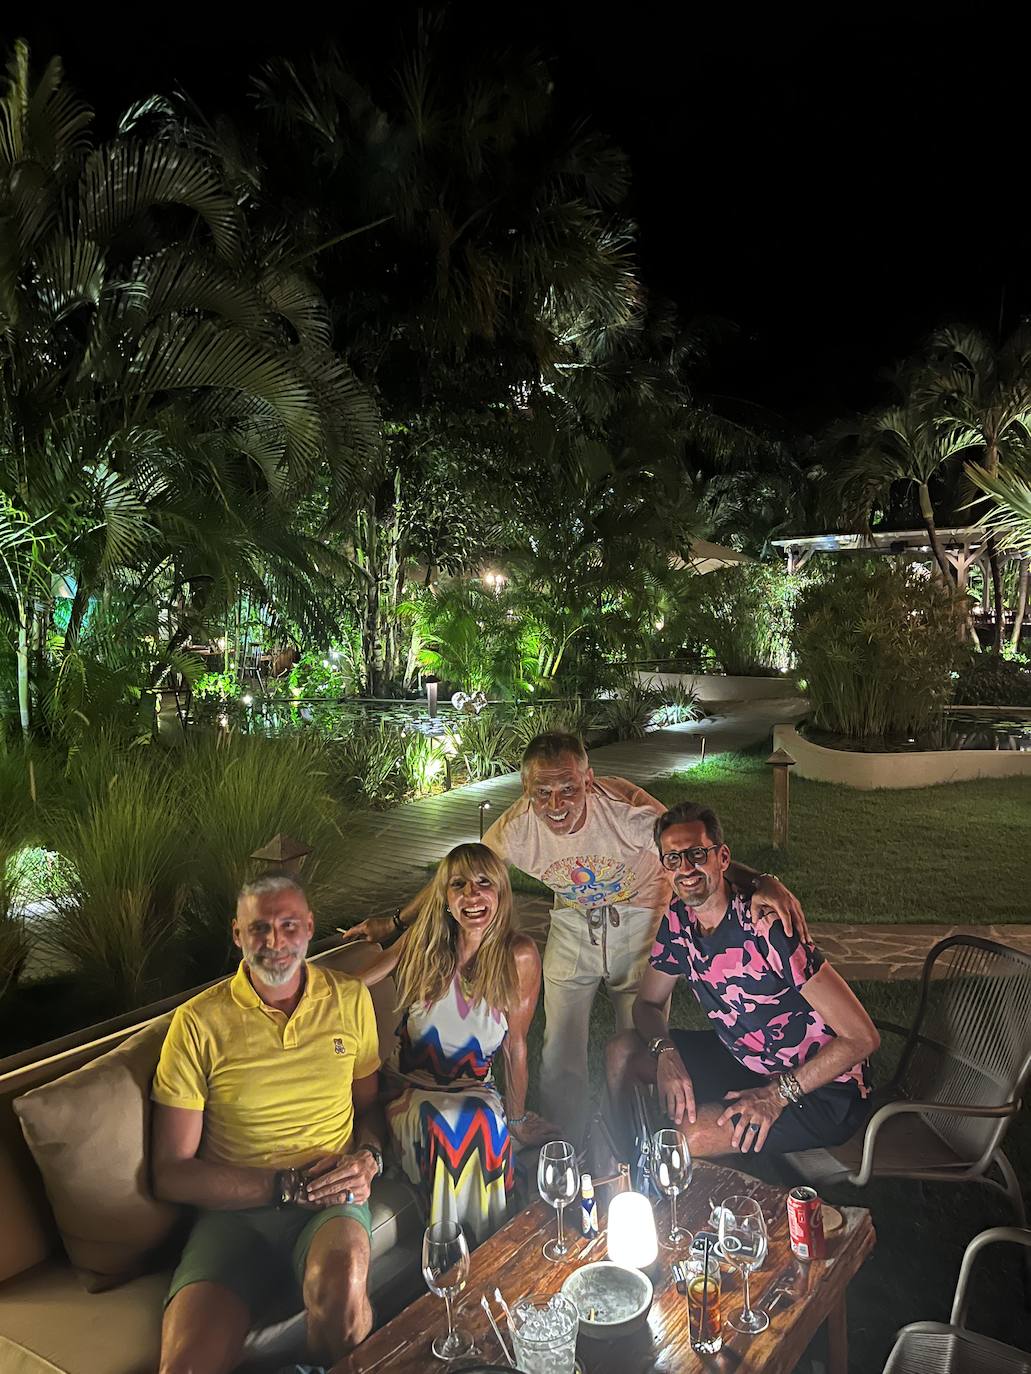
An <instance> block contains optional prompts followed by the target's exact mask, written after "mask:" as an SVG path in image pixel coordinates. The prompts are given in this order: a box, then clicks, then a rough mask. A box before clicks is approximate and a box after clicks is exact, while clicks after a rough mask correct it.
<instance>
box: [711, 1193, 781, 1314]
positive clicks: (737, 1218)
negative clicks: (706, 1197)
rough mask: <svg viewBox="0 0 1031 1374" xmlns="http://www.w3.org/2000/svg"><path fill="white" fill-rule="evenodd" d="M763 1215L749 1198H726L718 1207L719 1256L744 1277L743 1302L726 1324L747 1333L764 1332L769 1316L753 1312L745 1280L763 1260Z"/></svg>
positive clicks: (764, 1245)
mask: <svg viewBox="0 0 1031 1374" xmlns="http://www.w3.org/2000/svg"><path fill="white" fill-rule="evenodd" d="M768 1244H769V1242H768V1240H767V1235H766V1218H765V1217H764V1216H763V1210H762V1208H761V1207H760V1206H759V1204H758V1203H757V1202H756V1200H755V1198H752V1197H728V1198H726V1199H725V1200H724V1202H723V1203H722V1205H721V1207H720V1250H721V1251H722V1253H723V1258H724V1259H725V1260H726V1261H727V1262H728V1264H732V1265H733V1266H734V1268H735V1269H740V1270H741V1273H742V1274H743V1276H744V1280H745V1305H744V1307H743V1308H742V1309H741V1315H740V1316H739V1317H737V1318H734V1317H731V1318H730V1319H729V1320H728V1323H727V1325H728V1326H732V1327H733V1328H734V1330H735V1331H743V1332H744V1333H745V1335H747V1336H755V1335H758V1333H759V1332H760V1331H765V1330H766V1328H767V1327H768V1326H769V1324H770V1319H769V1317H768V1316H767V1314H766V1313H765V1312H753V1311H752V1303H751V1299H750V1297H749V1292H748V1279H749V1275H750V1274H751V1273H752V1270H753V1269H758V1268H760V1267H761V1265H762V1264H763V1262H764V1260H765V1259H766V1250H767V1247H768Z"/></svg>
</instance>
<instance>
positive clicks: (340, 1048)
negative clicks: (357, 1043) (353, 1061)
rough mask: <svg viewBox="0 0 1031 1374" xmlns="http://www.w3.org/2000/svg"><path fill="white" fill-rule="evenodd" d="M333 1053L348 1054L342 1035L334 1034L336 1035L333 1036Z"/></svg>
mask: <svg viewBox="0 0 1031 1374" xmlns="http://www.w3.org/2000/svg"><path fill="white" fill-rule="evenodd" d="M333 1053H334V1054H346V1053H347V1050H346V1049H345V1048H344V1041H343V1038H342V1037H341V1036H339V1035H334V1037H333Z"/></svg>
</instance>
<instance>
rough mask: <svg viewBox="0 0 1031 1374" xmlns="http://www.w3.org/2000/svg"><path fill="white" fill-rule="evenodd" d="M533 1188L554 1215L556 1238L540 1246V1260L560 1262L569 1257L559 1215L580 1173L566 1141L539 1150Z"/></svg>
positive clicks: (577, 1187)
mask: <svg viewBox="0 0 1031 1374" xmlns="http://www.w3.org/2000/svg"><path fill="white" fill-rule="evenodd" d="M537 1187H538V1189H539V1190H540V1195H541V1197H542V1198H543V1199H544V1201H545V1202H550V1203H551V1205H552V1207H554V1208H555V1210H556V1212H557V1213H558V1237H557V1238H556V1239H555V1240H549V1241H548V1243H547V1245H545V1247H544V1258H545V1259H550V1260H561V1259H564V1258H565V1257H566V1255H568V1254H569V1246H568V1245H567V1244H566V1242H565V1236H564V1235H563V1232H562V1212H563V1210H564V1208H565V1207H566V1205H567V1204H568V1203H570V1202H572V1201H573V1199H574V1198H575V1197H576V1195H577V1193H578V1192H579V1191H580V1170H579V1168H578V1167H577V1163H576V1151H575V1150H574V1149H573V1147H572V1145H570V1143H569V1141H568V1140H552V1141H550V1142H549V1143H548V1144H547V1145H545V1146H543V1147H542V1149H541V1154H540V1159H539V1160H538V1161H537Z"/></svg>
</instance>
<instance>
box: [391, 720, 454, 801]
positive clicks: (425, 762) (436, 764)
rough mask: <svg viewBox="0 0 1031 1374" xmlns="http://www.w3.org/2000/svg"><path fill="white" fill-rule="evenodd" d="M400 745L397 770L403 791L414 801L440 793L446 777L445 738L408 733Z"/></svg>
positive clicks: (446, 741)
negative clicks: (409, 794)
mask: <svg viewBox="0 0 1031 1374" xmlns="http://www.w3.org/2000/svg"><path fill="white" fill-rule="evenodd" d="M401 742H402V749H401V754H400V757H399V759H398V767H399V770H400V773H401V777H402V779H403V785H404V789H405V791H406V792H409V793H412V794H414V795H415V796H417V797H425V796H426V795H427V794H428V793H430V792H437V791H440V789H441V787H442V786H443V785H444V779H445V777H446V775H447V767H448V764H447V755H446V753H445V747H446V746H447V745H449V744H450V740H449V738H448V736H446V735H442V736H438V735H427V734H424V733H423V732H422V731H421V730H415V729H412V730H406V731H405V732H404V733H403V735H402V737H401Z"/></svg>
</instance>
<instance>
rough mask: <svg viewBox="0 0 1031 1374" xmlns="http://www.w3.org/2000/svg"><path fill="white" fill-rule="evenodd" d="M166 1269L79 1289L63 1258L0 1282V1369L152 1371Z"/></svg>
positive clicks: (104, 1373)
mask: <svg viewBox="0 0 1031 1374" xmlns="http://www.w3.org/2000/svg"><path fill="white" fill-rule="evenodd" d="M167 1291H168V1274H167V1273H164V1274H148V1275H146V1276H145V1277H143V1278H139V1279H134V1280H133V1281H132V1282H131V1283H126V1284H123V1285H122V1286H121V1287H120V1288H115V1289H109V1290H108V1291H107V1292H104V1293H86V1292H84V1291H83V1287H82V1284H81V1283H79V1281H78V1280H77V1279H76V1277H75V1274H74V1272H73V1270H71V1269H70V1268H69V1267H68V1265H66V1264H57V1263H49V1264H46V1265H43V1266H42V1268H40V1269H33V1270H30V1272H29V1273H27V1274H21V1275H19V1277H18V1278H16V1279H12V1280H11V1281H10V1282H9V1283H5V1284H4V1285H3V1287H0V1370H3V1374H54V1371H55V1370H59V1371H60V1374H87V1372H88V1374H154V1370H155V1369H157V1367H158V1351H159V1349H160V1346H161V1313H162V1309H163V1306H164V1300H165V1294H166V1292H167Z"/></svg>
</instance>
